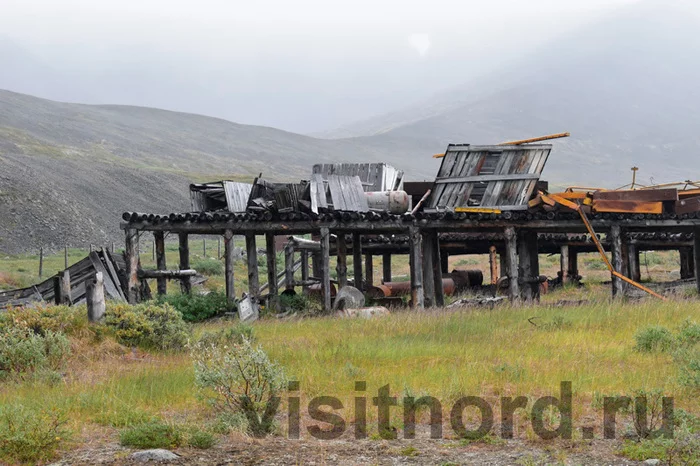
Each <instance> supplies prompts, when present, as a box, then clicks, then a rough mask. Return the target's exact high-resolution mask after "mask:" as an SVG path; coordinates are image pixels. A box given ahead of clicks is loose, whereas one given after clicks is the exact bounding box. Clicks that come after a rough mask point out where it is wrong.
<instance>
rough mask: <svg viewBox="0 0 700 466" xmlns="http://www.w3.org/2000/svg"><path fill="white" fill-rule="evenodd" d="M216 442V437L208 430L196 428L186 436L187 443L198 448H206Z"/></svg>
mask: <svg viewBox="0 0 700 466" xmlns="http://www.w3.org/2000/svg"><path fill="white" fill-rule="evenodd" d="M214 444H216V439H215V438H214V436H213V435H212V434H210V433H209V432H205V431H203V430H196V431H194V432H192V433H191V434H190V435H189V437H188V438H187V445H189V446H190V447H192V448H198V449H200V450H207V449H209V448H211V447H213V446H214Z"/></svg>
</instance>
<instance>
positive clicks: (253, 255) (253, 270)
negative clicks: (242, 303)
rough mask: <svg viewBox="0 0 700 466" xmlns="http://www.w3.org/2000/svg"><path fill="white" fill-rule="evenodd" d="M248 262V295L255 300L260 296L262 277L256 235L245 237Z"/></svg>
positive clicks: (249, 234) (250, 234)
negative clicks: (259, 269)
mask: <svg viewBox="0 0 700 466" xmlns="http://www.w3.org/2000/svg"><path fill="white" fill-rule="evenodd" d="M245 249H246V261H247V264H248V295H249V296H251V297H252V298H253V299H255V298H257V297H258V296H259V295H260V276H259V272H258V248H257V245H256V242H255V234H252V233H248V234H247V235H245Z"/></svg>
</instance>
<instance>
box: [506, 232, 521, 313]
mask: <svg viewBox="0 0 700 466" xmlns="http://www.w3.org/2000/svg"><path fill="white" fill-rule="evenodd" d="M504 238H505V242H506V265H507V267H506V269H507V270H508V297H509V298H510V300H511V301H518V300H520V286H519V284H518V280H519V278H518V238H517V234H516V233H515V229H514V228H512V227H509V228H506V229H505V232H504Z"/></svg>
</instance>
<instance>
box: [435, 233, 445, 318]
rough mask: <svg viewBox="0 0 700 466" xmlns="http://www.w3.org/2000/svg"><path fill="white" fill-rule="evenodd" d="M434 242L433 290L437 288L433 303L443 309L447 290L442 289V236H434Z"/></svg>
mask: <svg viewBox="0 0 700 466" xmlns="http://www.w3.org/2000/svg"><path fill="white" fill-rule="evenodd" d="M432 241H433V243H434V246H433V288H435V301H434V302H433V303H434V304H435V306H436V307H443V306H444V305H445V290H444V288H443V287H442V272H443V270H444V267H445V266H444V265H443V264H442V259H443V254H442V253H441V252H440V235H439V234H438V233H437V232H435V233H434V234H433V237H432ZM445 260H447V258H445Z"/></svg>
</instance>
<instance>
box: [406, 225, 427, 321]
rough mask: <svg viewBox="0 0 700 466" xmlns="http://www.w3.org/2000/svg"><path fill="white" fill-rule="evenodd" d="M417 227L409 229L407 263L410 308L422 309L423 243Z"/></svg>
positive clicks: (423, 300)
mask: <svg viewBox="0 0 700 466" xmlns="http://www.w3.org/2000/svg"><path fill="white" fill-rule="evenodd" d="M422 239H423V238H422V237H421V234H420V230H419V229H418V228H417V227H411V228H410V229H409V249H410V252H409V254H410V256H409V262H410V267H411V307H412V308H418V309H423V308H424V307H425V298H424V295H423V241H422Z"/></svg>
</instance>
